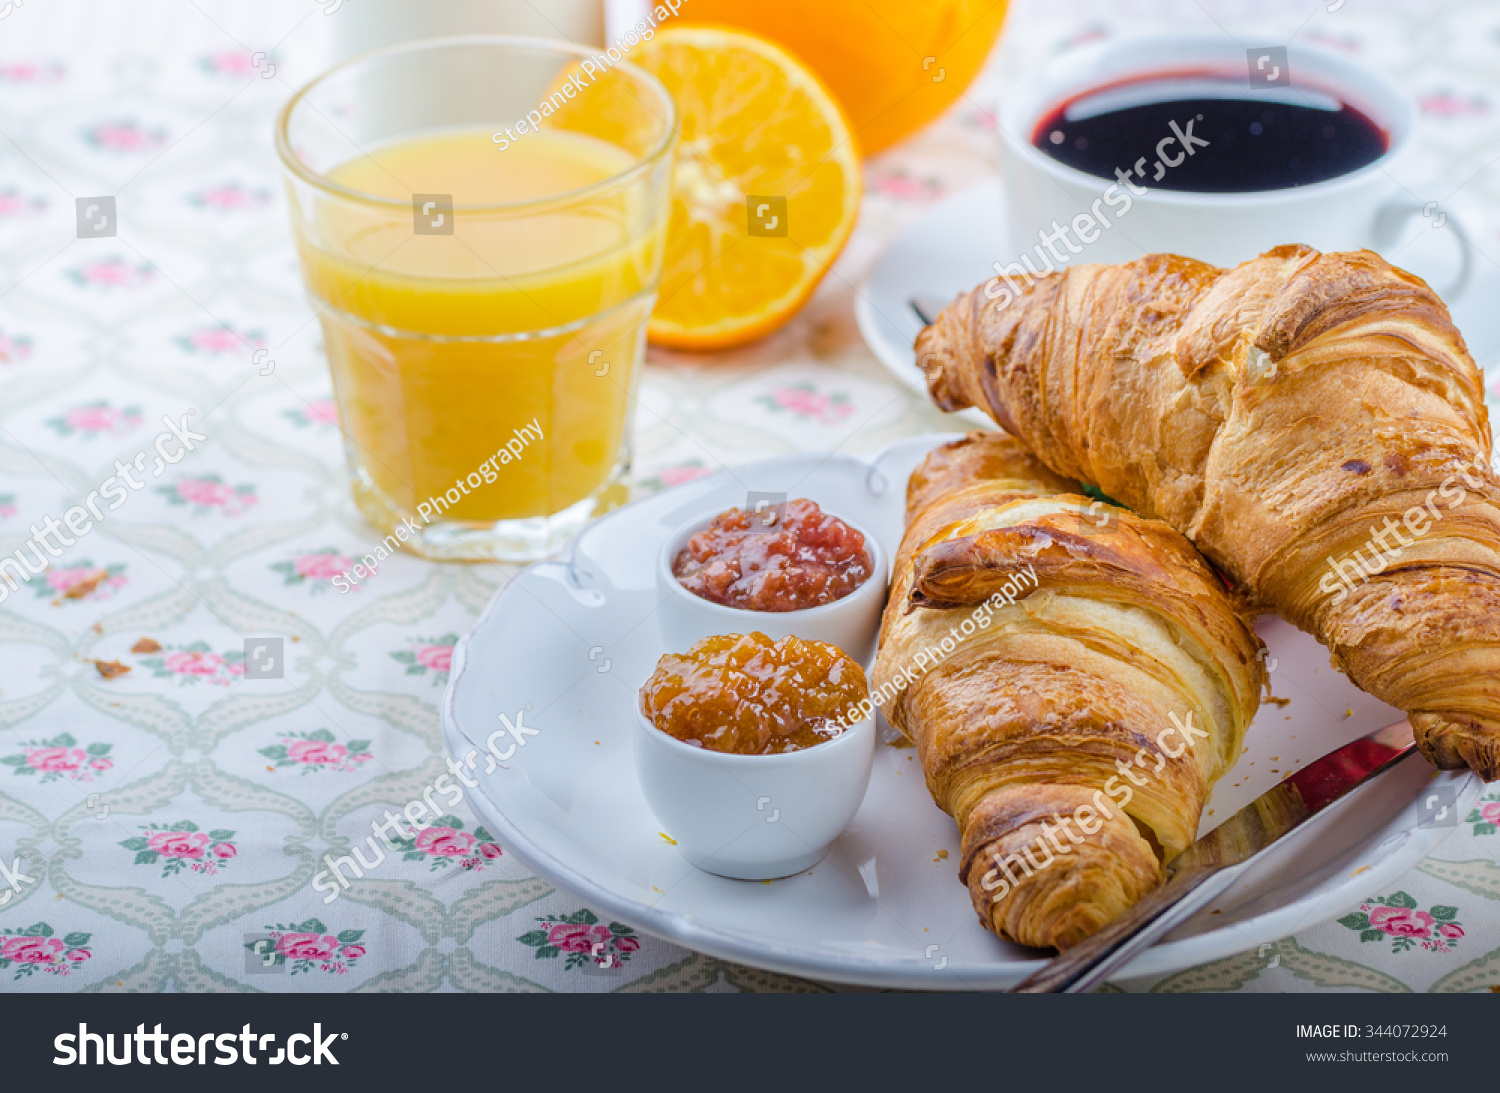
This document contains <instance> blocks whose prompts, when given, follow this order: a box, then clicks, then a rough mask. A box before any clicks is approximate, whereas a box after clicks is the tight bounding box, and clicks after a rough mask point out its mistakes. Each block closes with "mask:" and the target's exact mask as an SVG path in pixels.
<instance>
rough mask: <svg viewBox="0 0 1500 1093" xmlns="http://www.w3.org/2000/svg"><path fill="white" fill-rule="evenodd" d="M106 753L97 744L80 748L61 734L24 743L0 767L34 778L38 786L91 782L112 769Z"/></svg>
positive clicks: (107, 747) (106, 747)
mask: <svg viewBox="0 0 1500 1093" xmlns="http://www.w3.org/2000/svg"><path fill="white" fill-rule="evenodd" d="M110 749H111V745H109V744H100V743H93V744H90V745H89V746H88V747H87V748H80V747H79V746H78V741H77V740H75V739H74V738H73V734H72V733H66V732H64V733H59V734H58V735H56V736H54V737H52V738H51V739H49V740H27V741H26V742H25V743H23V744H22V745H21V750H20V751H19V752H18V753H16V754H15V755H7V756H4V757H3V758H0V763H3V764H4V765H5V766H8V767H14V768H15V769H14V770H13V771H11V773H12V774H17V775H24V776H28V777H37V783H38V784H39V785H46V784H47V783H48V782H61V781H69V782H92V781H93V780H94V779H95V778H98V777H101V776H102V775H103V774H104V772H105V771H107V770H110V769H111V768H112V767H113V766H114V765H115V762H114V760H113V759H111V758H110V757H109V753H110Z"/></svg>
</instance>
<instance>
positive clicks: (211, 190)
mask: <svg viewBox="0 0 1500 1093" xmlns="http://www.w3.org/2000/svg"><path fill="white" fill-rule="evenodd" d="M270 203H271V190H270V188H269V187H266V186H257V187H255V188H254V189H251V188H250V187H248V186H246V185H244V184H243V183H241V182H221V183H219V184H218V185H215V186H205V187H203V188H202V189H201V190H195V191H193V193H191V194H189V195H188V204H189V205H196V206H197V207H198V208H200V209H212V210H214V211H215V212H244V211H246V210H248V209H260V208H264V207H265V206H267V205H269V204H270Z"/></svg>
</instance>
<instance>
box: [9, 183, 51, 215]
mask: <svg viewBox="0 0 1500 1093" xmlns="http://www.w3.org/2000/svg"><path fill="white" fill-rule="evenodd" d="M46 211H47V199H46V198H45V197H43V196H42V195H41V194H32V195H30V196H27V195H25V194H22V193H21V191H20V190H18V189H16V188H15V187H14V186H0V220H21V219H29V218H30V217H33V216H41V215H42V213H44V212H46Z"/></svg>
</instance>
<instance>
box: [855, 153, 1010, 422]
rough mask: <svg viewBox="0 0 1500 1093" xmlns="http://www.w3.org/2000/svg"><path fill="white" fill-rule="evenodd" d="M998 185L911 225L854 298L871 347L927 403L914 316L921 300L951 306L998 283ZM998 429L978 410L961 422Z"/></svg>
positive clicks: (977, 188) (986, 185)
mask: <svg viewBox="0 0 1500 1093" xmlns="http://www.w3.org/2000/svg"><path fill="white" fill-rule="evenodd" d="M1001 201H1002V195H1001V186H1000V180H999V179H989V180H987V181H985V182H980V183H978V184H976V185H974V186H971V187H969V188H968V189H967V190H960V191H959V192H958V193H956V194H952V195H950V196H949V197H946V198H944V199H943V200H942V201H940V202H938V203H937V204H936V205H934V206H932V208H930V209H928V210H927V211H926V212H924V213H923V214H922V215H921V216H919V217H918V218H917V219H916V220H914V221H912V222H911V223H910V224H908V225H907V226H906V227H905V228H904V229H903V230H902V232H901V234H900V235H898V236H896V238H895V239H894V240H892V242H891V244H890V246H888V247H887V248H886V249H885V253H884V254H882V255H881V256H880V259H879V260H878V261H877V262H876V263H875V268H874V269H873V270H871V271H870V276H869V278H868V279H867V280H866V281H865V283H864V286H863V287H862V288H861V289H860V290H859V292H857V293H856V294H855V299H854V318H855V320H856V322H858V324H859V332H860V333H861V334H862V335H864V339H865V344H866V345H868V346H869V347H870V351H871V352H872V353H874V354H875V356H876V357H878V358H879V359H880V363H881V364H883V365H885V366H886V368H887V369H888V370H889V371H890V373H891V375H893V376H895V377H896V379H898V380H900V381H901V383H902V385H904V386H906V387H909V388H911V390H913V391H916V392H917V393H918V394H920V395H922V397H923V398H926V397H927V384H926V382H925V380H924V379H923V378H922V372H921V370H920V369H919V368H918V367H917V355H916V353H915V352H914V351H913V350H912V342H913V341H915V340H916V337H917V333H918V331H920V330H921V329H922V326H923V325H924V324H923V323H922V320H921V319H919V318H917V314H916V312H914V311H913V310H912V309H911V300H912V297H914V296H923V297H931V298H932V299H933V300H937V301H940V302H942V303H943V304H947V303H948V302H949V301H951V300H952V299H953V298H954V297H955V296H957V295H958V294H959V293H961V292H968V291H969V290H970V289H972V288H973V287H974V286H975V285H977V284H979V283H980V282H982V281H986V280H988V279H989V278H991V277H993V276H994V275H995V271H994V269H993V268H992V267H991V263H993V262H997V261H1001V260H1002V258H1001V256H1002V255H1005V254H1009V253H1010V251H1009V249H1008V248H1007V247H1006V245H1005V238H1006V232H1005V224H1004V218H1003V217H1002V215H1001ZM955 416H956V417H957V418H961V419H962V420H963V421H965V422H971V423H973V424H975V425H985V426H988V427H989V428H992V429H993V428H994V427H995V423H994V422H992V421H991V420H990V419H989V417H987V416H986V415H984V414H982V413H980V412H979V411H978V410H964V411H962V412H961V413H959V414H957V415H955Z"/></svg>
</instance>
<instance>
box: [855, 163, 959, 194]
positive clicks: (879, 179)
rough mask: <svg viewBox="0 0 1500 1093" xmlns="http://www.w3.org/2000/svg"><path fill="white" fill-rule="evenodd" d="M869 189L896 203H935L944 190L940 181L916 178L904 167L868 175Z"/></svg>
mask: <svg viewBox="0 0 1500 1093" xmlns="http://www.w3.org/2000/svg"><path fill="white" fill-rule="evenodd" d="M869 182H870V188H871V189H872V190H874V191H876V192H877V193H881V194H884V195H885V196H886V197H894V198H896V199H897V200H898V201H915V202H926V201H936V200H937V199H938V198H940V197H942V196H943V194H944V192H945V190H944V187H943V182H942V179H940V178H937V177H935V176H932V175H928V176H927V177H926V178H918V177H916V176H915V175H913V174H912V173H911V172H910V171H908V170H906V168H904V167H893V168H887V169H883V170H876V171H872V172H870V173H869Z"/></svg>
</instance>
